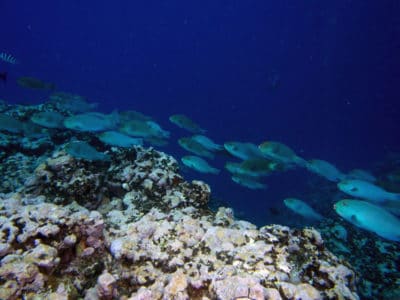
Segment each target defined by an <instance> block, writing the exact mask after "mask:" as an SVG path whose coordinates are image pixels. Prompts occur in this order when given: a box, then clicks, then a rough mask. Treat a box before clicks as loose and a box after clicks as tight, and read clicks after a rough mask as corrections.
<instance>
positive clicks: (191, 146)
mask: <svg viewBox="0 0 400 300" xmlns="http://www.w3.org/2000/svg"><path fill="white" fill-rule="evenodd" d="M178 144H179V145H180V146H181V147H182V148H183V149H185V150H186V151H189V152H192V153H194V154H196V155H198V156H203V157H207V158H210V159H213V158H214V154H213V153H212V152H210V151H208V150H207V149H206V148H205V147H204V146H203V145H202V144H200V143H198V142H196V141H195V140H193V139H192V138H190V137H183V138H180V139H178Z"/></svg>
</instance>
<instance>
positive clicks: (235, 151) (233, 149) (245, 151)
mask: <svg viewBox="0 0 400 300" xmlns="http://www.w3.org/2000/svg"><path fill="white" fill-rule="evenodd" d="M224 148H225V149H226V151H228V152H229V153H230V154H231V155H233V156H235V157H237V158H240V159H243V160H247V159H253V158H262V157H263V154H262V153H261V151H260V150H259V149H258V147H257V145H255V144H252V143H242V142H226V143H224Z"/></svg>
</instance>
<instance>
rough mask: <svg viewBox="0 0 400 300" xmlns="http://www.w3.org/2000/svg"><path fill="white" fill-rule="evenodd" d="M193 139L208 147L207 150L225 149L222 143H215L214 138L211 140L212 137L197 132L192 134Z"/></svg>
mask: <svg viewBox="0 0 400 300" xmlns="http://www.w3.org/2000/svg"><path fill="white" fill-rule="evenodd" d="M192 140H194V141H196V142H198V143H199V144H201V145H202V146H203V147H204V148H206V149H207V150H210V151H222V150H224V147H223V146H222V145H218V144H216V143H214V141H213V140H211V139H210V138H208V137H206V136H204V135H201V134H196V135H194V136H192Z"/></svg>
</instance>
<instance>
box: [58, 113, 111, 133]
mask: <svg viewBox="0 0 400 300" xmlns="http://www.w3.org/2000/svg"><path fill="white" fill-rule="evenodd" d="M118 122H119V119H118V113H117V112H116V111H114V112H112V113H111V114H110V115H105V114H102V113H99V112H87V113H83V114H78V115H73V116H70V117H67V118H65V119H64V126H65V127H66V128H68V129H72V130H76V131H82V132H99V131H107V130H112V129H115V128H116V127H117V125H118Z"/></svg>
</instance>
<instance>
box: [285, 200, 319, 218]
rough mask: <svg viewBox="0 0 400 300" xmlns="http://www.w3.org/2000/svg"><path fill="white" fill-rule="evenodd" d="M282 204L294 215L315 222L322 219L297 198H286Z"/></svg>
mask: <svg viewBox="0 0 400 300" xmlns="http://www.w3.org/2000/svg"><path fill="white" fill-rule="evenodd" d="M283 203H284V204H285V206H286V207H287V208H289V209H290V210H292V211H293V212H294V213H296V214H298V215H300V216H302V217H304V218H306V219H312V220H316V221H322V220H323V219H324V217H323V216H322V215H321V214H319V213H318V212H316V211H315V210H314V209H313V208H312V207H311V206H309V205H308V204H307V203H305V202H304V201H303V200H300V199H297V198H286V199H284V200H283Z"/></svg>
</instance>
